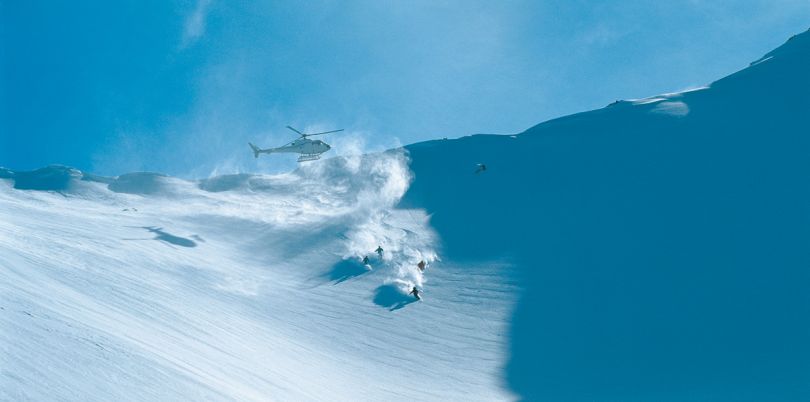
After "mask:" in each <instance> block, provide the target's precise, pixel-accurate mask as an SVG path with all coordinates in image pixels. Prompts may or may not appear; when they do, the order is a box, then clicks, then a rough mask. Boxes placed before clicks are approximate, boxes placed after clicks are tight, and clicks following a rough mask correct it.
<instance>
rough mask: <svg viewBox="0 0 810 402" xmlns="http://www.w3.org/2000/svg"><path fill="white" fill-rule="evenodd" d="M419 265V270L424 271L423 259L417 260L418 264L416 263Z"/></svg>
mask: <svg viewBox="0 0 810 402" xmlns="http://www.w3.org/2000/svg"><path fill="white" fill-rule="evenodd" d="M416 266H417V267H419V271H421V272H425V260H422V261H419V264H416Z"/></svg>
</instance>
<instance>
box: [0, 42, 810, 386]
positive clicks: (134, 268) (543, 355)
mask: <svg viewBox="0 0 810 402" xmlns="http://www.w3.org/2000/svg"><path fill="white" fill-rule="evenodd" d="M808 71H810V33H808V32H805V33H802V34H799V35H797V36H795V37H794V38H792V39H791V40H790V41H788V42H787V43H786V44H785V45H783V46H781V47H780V48H778V49H776V50H774V51H773V52H770V53H768V54H767V55H766V56H765V57H763V58H762V59H760V60H759V61H758V62H755V63H752V65H751V66H749V67H748V68H746V69H744V70H741V71H740V72H737V73H735V74H732V75H730V76H728V77H726V78H723V79H721V80H719V81H716V82H714V83H712V84H711V85H710V86H708V87H707V88H701V89H698V90H693V91H686V92H681V93H674V94H665V95H660V96H655V97H650V98H646V99H639V100H628V101H620V102H617V103H615V104H612V105H610V106H609V107H606V108H603V109H598V110H593V111H589V112H584V113H579V114H575V115H571V116H566V117H562V118H559V119H554V120H551V121H548V122H544V123H541V124H539V125H537V126H535V127H532V128H530V129H529V130H527V131H526V132H524V133H521V134H519V135H515V136H495V135H475V136H470V137H463V138H460V139H455V140H435V141H428V142H423V143H418V144H413V145H409V146H407V147H405V148H404V149H402V150H394V151H390V152H385V153H380V154H372V155H364V156H357V157H340V158H332V159H328V160H323V161H320V162H317V163H312V164H307V165H303V166H302V167H301V168H300V169H298V170H296V171H294V172H290V173H287V174H281V175H273V176H268V175H250V174H237V175H225V176H216V177H212V178H209V179H204V180H197V181H188V180H181V179H177V178H172V177H168V176H165V175H162V174H158V173H130V174H125V175H121V176H118V177H114V178H108V177H100V176H94V175H91V174H88V173H84V172H81V171H79V170H77V169H73V168H69V167H64V166H50V167H46V168H43V169H39V170H35V171H31V172H15V171H12V170H8V169H0V222H3V225H0V349H1V352H0V399H2V400H61V399H68V400H76V399H79V400H111V399H122V400H268V399H269V400H442V399H444V400H461V399H463V400H511V399H524V400H531V401H535V400H537V401H545V400H547V401H586V400H587V401H592V400H621V401H649V400H658V401H682V400H738V401H749V400H750V401H758V400H802V399H806V397H807V396H808V395H810V386H808V385H807V382H806V381H805V380H806V375H807V373H808V372H809V371H810V366H808V362H810V347H808V346H807V343H806V339H807V337H808V336H810V325H808V323H807V320H806V317H807V313H810V297H808V296H807V294H808V293H807V292H806V284H807V283H808V281H809V280H810V272H808V271H807V269H806V267H807V266H808V265H810V252H808V248H807V244H810V203H809V201H810V189H809V188H808V186H807V185H806V178H807V176H808V174H810V159H808V157H807V155H808V154H810V152H809V151H810V138H808V136H807V134H808V133H809V132H810V113H807V111H808V110H810V100H808V97H807V95H806V94H807V90H808V89H809V88H810V75H808V73H807V72H808ZM477 164H485V165H486V166H487V169H486V170H485V171H482V172H478V173H476V170H477V167H476V165H477ZM377 246H382V247H383V248H384V252H383V255H382V257H381V258H378V257H377V256H376V255H375V254H374V250H375V249H376V248H377ZM364 256H369V258H370V259H371V266H372V268H371V269H368V268H366V267H364V266H363V264H361V263H360V259H361V258H362V257H364ZM439 256H441V258H439ZM420 260H425V261H427V262H428V263H429V264H428V267H427V269H426V270H425V271H424V272H421V271H420V270H419V269H418V268H417V267H416V263H417V262H418V261H420ZM412 286H417V287H419V288H421V289H422V290H423V291H424V300H423V301H422V302H416V301H415V299H414V298H413V297H412V296H410V295H408V291H409V289H410V288H411V287H412Z"/></svg>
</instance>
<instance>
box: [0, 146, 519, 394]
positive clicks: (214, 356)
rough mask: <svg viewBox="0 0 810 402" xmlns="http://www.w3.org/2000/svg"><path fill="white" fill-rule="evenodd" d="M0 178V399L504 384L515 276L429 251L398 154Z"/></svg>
mask: <svg viewBox="0 0 810 402" xmlns="http://www.w3.org/2000/svg"><path fill="white" fill-rule="evenodd" d="M10 176H12V177H13V178H16V181H14V180H0V222H3V225H2V226H0V268H2V269H0V346H2V353H0V399H2V400H14V401H19V400H99V401H108V400H284V401H287V400H440V399H445V400H447V399H454V398H458V397H459V396H461V395H465V399H469V400H492V399H503V398H508V393H507V391H505V390H504V388H503V387H502V381H501V379H500V375H499V372H500V370H501V369H502V366H503V364H505V360H504V358H503V356H505V344H506V343H505V340H504V335H505V333H506V319H507V318H508V311H509V306H510V304H511V303H512V302H513V298H512V296H511V295H512V294H514V292H513V290H512V289H513V287H514V284H511V283H508V282H498V281H494V282H493V281H491V280H490V275H493V273H494V271H495V270H496V269H497V268H498V267H482V269H480V270H478V271H477V272H476V273H475V275H473V276H469V275H467V274H466V273H465V272H464V270H465V268H466V267H462V266H459V265H454V264H441V265H439V264H438V262H437V261H436V254H435V249H434V246H433V244H434V236H435V234H434V233H433V232H432V231H431V230H430V229H429V228H428V226H427V224H426V223H427V220H426V216H425V215H424V213H422V212H420V211H418V210H414V211H410V210H397V209H395V208H393V206H394V204H395V203H396V201H397V200H398V199H399V198H400V197H401V196H402V194H403V193H404V192H405V190H406V189H407V186H408V183H409V180H410V174H409V172H408V169H407V165H406V160H405V159H404V157H403V156H402V155H401V154H400V153H395V152H392V153H386V154H380V155H371V156H366V157H363V158H359V157H358V158H350V159H333V160H330V161H327V162H325V163H321V164H311V165H309V166H308V167H306V168H304V169H301V170H299V171H297V172H294V173H290V174H285V175H279V176H250V175H234V176H221V177H216V178H212V179H208V180H204V181H200V182H196V183H195V182H187V181H183V180H178V179H173V178H170V177H165V176H163V175H158V174H151V173H138V174H130V175H123V176H121V177H119V178H116V179H105V178H96V180H89V179H88V177H84V175H83V173H82V172H79V171H77V170H75V169H70V168H65V167H60V166H52V167H48V168H43V169H40V170H38V171H35V172H16V173H15V174H13V175H10ZM20 178H23V179H22V180H21V179H20ZM15 185H16V186H17V187H18V189H15V188H14V186H15ZM32 188H35V189H36V191H33V190H29V189H32ZM43 190H44V191H43ZM378 244H381V245H382V246H383V247H384V248H385V252H384V255H383V260H382V261H379V260H378V259H377V258H372V265H373V266H374V268H373V270H371V271H369V270H367V269H366V268H365V267H363V266H362V265H361V264H360V263H359V259H360V258H361V256H362V255H366V254H368V255H370V256H372V257H374V256H373V250H374V249H375V248H376V247H377V246H378ZM420 259H425V260H427V261H429V262H434V263H433V264H432V266H430V267H429V268H428V270H427V271H426V272H425V274H422V273H420V272H418V270H417V269H416V263H417V262H418V261H419V260H420ZM411 284H416V285H418V286H421V287H422V288H423V289H424V290H425V298H426V300H427V301H426V302H423V303H413V302H412V301H413V298H412V297H410V296H407V292H408V291H409V290H410V285H411ZM482 300H491V301H492V303H488V308H487V309H486V310H482V309H480V307H479V306H480V304H481V301H482Z"/></svg>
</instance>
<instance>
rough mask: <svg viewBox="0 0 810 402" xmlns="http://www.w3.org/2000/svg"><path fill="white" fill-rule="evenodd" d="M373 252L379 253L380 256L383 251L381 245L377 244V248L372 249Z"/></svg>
mask: <svg viewBox="0 0 810 402" xmlns="http://www.w3.org/2000/svg"><path fill="white" fill-rule="evenodd" d="M374 252H376V253H377V254H379V255H380V258H382V253H383V248H382V246H377V249H376V250H374Z"/></svg>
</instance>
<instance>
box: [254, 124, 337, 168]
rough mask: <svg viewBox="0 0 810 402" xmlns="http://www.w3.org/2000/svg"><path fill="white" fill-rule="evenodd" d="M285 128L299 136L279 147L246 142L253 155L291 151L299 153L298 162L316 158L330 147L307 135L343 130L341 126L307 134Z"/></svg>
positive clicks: (256, 156)
mask: <svg viewBox="0 0 810 402" xmlns="http://www.w3.org/2000/svg"><path fill="white" fill-rule="evenodd" d="M287 128H289V129H290V130H292V131H295V132H296V133H298V135H300V136H301V137H300V138H298V139H296V140H294V141H292V142H290V143H287V144H285V145H282V146H280V147H277V148H267V149H261V148H259V147H257V146H255V145H253V143H250V142H248V145H250V148H251V149H252V150H253V157H254V158H258V157H259V154H274V153H293V154H301V156H299V157H298V162H306V161H314V160H318V159H320V158H321V154H322V153H324V152H326V151H328V150H330V149H332V147H331V146H329V144H327V143H325V142H323V141H321V140H310V139H309V138H307V137H311V136H313V135H324V134H330V133H336V132H338V131H343V129H342V128H341V129H340V130H332V131H324V132H322V133H312V134H307V133H302V132H300V131H298V130H296V129H294V128H292V127H290V126H287Z"/></svg>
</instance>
